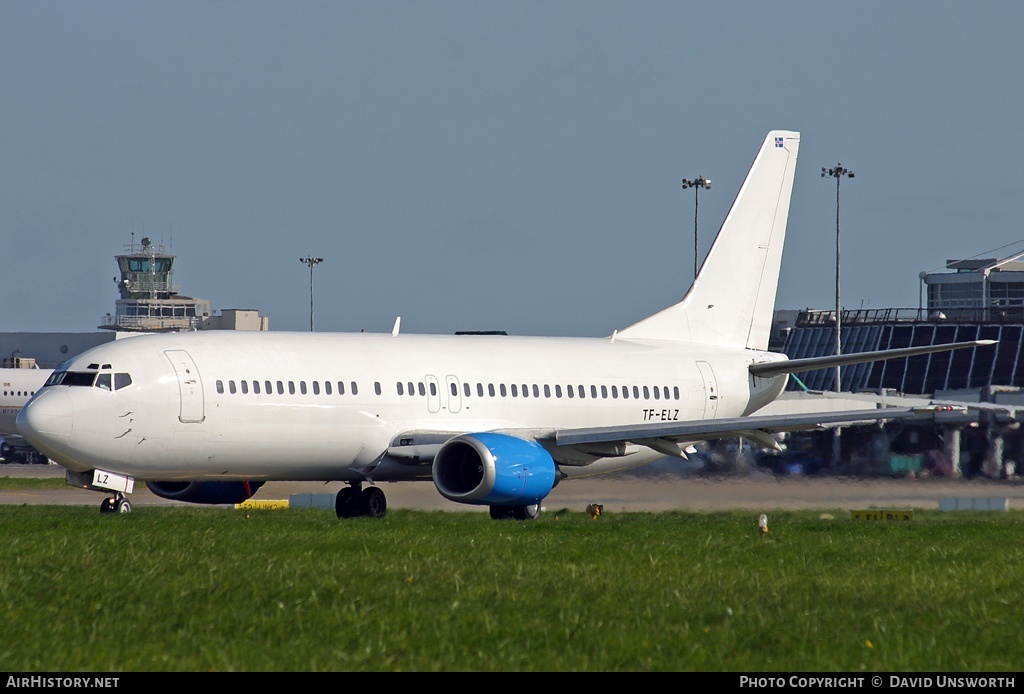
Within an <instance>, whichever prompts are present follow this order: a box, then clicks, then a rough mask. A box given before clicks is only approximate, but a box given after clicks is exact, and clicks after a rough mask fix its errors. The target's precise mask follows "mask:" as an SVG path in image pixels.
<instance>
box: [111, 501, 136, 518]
mask: <svg viewBox="0 0 1024 694" xmlns="http://www.w3.org/2000/svg"><path fill="white" fill-rule="evenodd" d="M114 511H116V512H117V513H121V514H124V513H131V512H132V503H131V502H130V501H128V499H118V500H117V501H116V502H115V503H114Z"/></svg>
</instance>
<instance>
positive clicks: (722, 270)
mask: <svg viewBox="0 0 1024 694" xmlns="http://www.w3.org/2000/svg"><path fill="white" fill-rule="evenodd" d="M799 147H800V133H797V132H791V131H789V130H773V131H771V132H770V133H768V136H767V137H766V138H765V140H764V144H762V145H761V150H760V151H759V152H758V153H757V157H756V158H755V159H754V163H753V164H752V165H751V167H750V171H749V172H748V173H747V178H746V180H744V181H743V185H742V186H741V187H740V191H739V193H738V194H737V195H736V199H735V200H734V201H733V203H732V208H731V209H730V210H729V214H728V215H727V216H726V218H725V222H723V223H722V228H721V229H719V231H718V235H717V236H716V237H715V241H714V243H713V244H712V246H711V250H710V251H708V255H707V257H706V258H705V259H704V263H703V264H702V265H701V267H700V271H699V272H698V273H697V277H696V279H695V280H694V281H693V286H691V287H690V291H688V292H687V293H686V296H684V297H683V300H682V301H680V302H679V303H678V304H675V305H673V306H670V307H668V308H666V309H665V310H663V311H661V312H659V313H656V314H654V315H653V316H650V317H649V318H645V319H644V320H642V321H640V322H638V323H634V324H633V325H631V326H629V327H628V328H625V329H624V330H619V331H618V339H627V340H680V341H687V342H701V343H707V344H713V345H721V346H728V347H746V348H748V349H767V348H768V337H769V335H770V333H771V325H772V315H773V313H774V311H775V294H776V292H777V291H778V286H779V271H780V269H781V266H782V245H783V243H784V241H785V238H786V222H787V220H788V218H789V200H790V195H791V193H792V191H793V176H794V174H795V173H796V158H797V150H798V149H799Z"/></svg>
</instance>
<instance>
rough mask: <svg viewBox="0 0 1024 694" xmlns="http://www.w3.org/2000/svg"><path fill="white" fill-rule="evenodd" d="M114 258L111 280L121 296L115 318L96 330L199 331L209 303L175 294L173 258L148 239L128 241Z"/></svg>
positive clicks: (107, 317)
mask: <svg viewBox="0 0 1024 694" xmlns="http://www.w3.org/2000/svg"><path fill="white" fill-rule="evenodd" d="M125 251H126V253H124V254H123V255H117V256H115V258H116V259H117V267H118V269H119V270H120V272H121V277H120V278H117V277H115V278H114V282H116V283H117V289H118V292H119V293H120V295H121V298H119V299H118V300H117V301H116V302H115V315H113V316H111V315H110V314H109V313H108V314H107V315H106V318H105V319H104V322H103V325H100V326H99V327H100V328H102V329H104V330H116V331H119V332H171V331H179V330H199V329H202V324H203V320H204V318H209V316H210V302H209V301H208V300H206V299H196V298H193V297H189V296H181V295H179V294H178V288H177V286H176V285H175V284H174V282H173V281H172V279H171V277H172V271H173V267H174V256H173V255H171V254H169V253H166V252H165V251H164V247H163V244H157V245H154V244H153V242H152V241H151V240H150V239H149V237H144V238H143V239H142V243H141V244H138V245H137V244H136V243H135V235H134V234H133V235H132V242H131V244H129V245H128V246H126V247H125Z"/></svg>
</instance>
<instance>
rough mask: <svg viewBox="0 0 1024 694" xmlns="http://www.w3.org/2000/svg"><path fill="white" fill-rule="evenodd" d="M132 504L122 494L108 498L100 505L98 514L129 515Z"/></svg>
mask: <svg viewBox="0 0 1024 694" xmlns="http://www.w3.org/2000/svg"><path fill="white" fill-rule="evenodd" d="M131 512H132V502H130V501H128V499H127V498H126V497H125V495H124V494H123V493H122V492H118V493H117V494H115V495H114V496H108V497H107V498H106V499H104V500H103V501H102V502H101V503H100V513H131Z"/></svg>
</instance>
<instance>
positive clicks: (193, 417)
mask: <svg viewBox="0 0 1024 694" xmlns="http://www.w3.org/2000/svg"><path fill="white" fill-rule="evenodd" d="M164 354H165V355H166V356H167V359H168V360H169V361H170V362H171V365H172V366H173V367H174V373H175V374H177V376H178V392H179V393H180V395H181V411H180V412H179V414H178V419H179V420H181V421H182V422H184V423H186V424H198V423H199V422H202V421H203V420H204V419H206V410H205V405H204V404H203V382H202V381H201V380H200V379H199V369H198V368H197V367H196V363H195V362H194V361H193V360H192V355H190V354H189V353H188V352H186V351H185V350H183V349H168V350H165V351H164Z"/></svg>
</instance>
